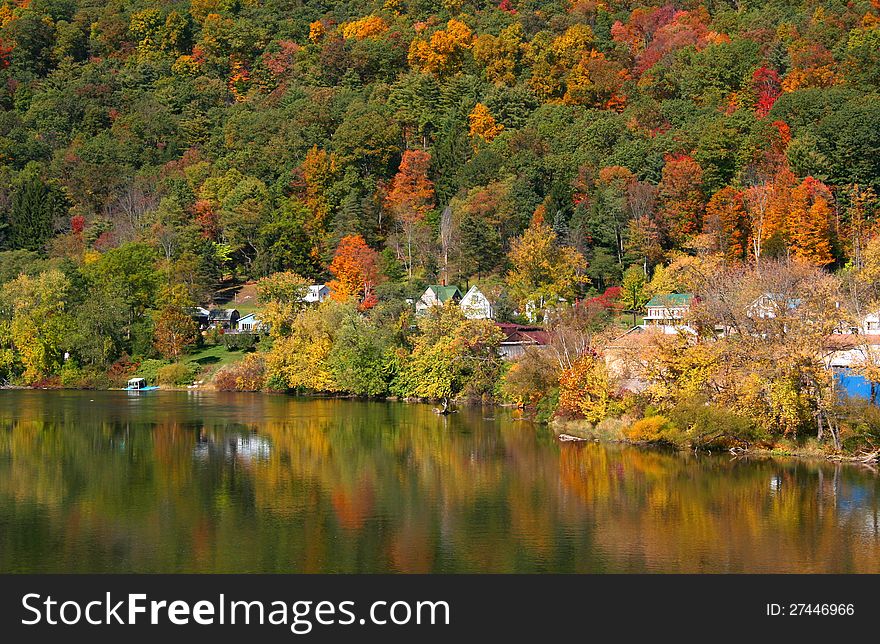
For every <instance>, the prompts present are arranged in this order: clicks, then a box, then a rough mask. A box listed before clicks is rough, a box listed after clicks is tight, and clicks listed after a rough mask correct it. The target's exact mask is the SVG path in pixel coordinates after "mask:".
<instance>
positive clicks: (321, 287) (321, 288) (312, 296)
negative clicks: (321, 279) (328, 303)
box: [302, 284, 330, 304]
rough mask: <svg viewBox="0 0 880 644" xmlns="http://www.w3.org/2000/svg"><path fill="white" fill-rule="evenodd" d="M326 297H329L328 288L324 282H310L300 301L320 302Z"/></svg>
mask: <svg viewBox="0 0 880 644" xmlns="http://www.w3.org/2000/svg"><path fill="white" fill-rule="evenodd" d="M328 297H330V288H329V287H328V286H327V285H326V284H312V285H311V286H309V290H308V291H306V294H305V296H303V299H302V301H303V302H305V303H306V304H320V303H321V302H323V301H324V300H326V299H327V298H328Z"/></svg>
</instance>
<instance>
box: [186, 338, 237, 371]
mask: <svg viewBox="0 0 880 644" xmlns="http://www.w3.org/2000/svg"><path fill="white" fill-rule="evenodd" d="M244 355H245V354H244V353H243V352H242V351H229V350H227V349H226V347H224V346H223V345H222V344H217V345H210V346H205V347H203V348H201V349H198V350H196V351H193V352H192V353H190V354H188V355H187V356H186V357H185V358H184V359H183V362H186V363H195V364H197V365H199V367H201V373H200V374H199V376H198V378H197V379H198V380H205V379H207V378H210V377H211V376H212V375H213V374H214V373H215V372H216V371H217V370H218V369H220V368H221V367H225V366H226V365H228V364H232V363H234V362H238V361H239V360H241V359H242V358H243V357H244Z"/></svg>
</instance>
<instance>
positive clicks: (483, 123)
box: [468, 103, 504, 143]
mask: <svg viewBox="0 0 880 644" xmlns="http://www.w3.org/2000/svg"><path fill="white" fill-rule="evenodd" d="M468 120H469V121H470V124H471V129H470V135H471V136H472V137H474V138H475V139H482V140H483V141H486V142H487V143H488V142H489V141H491V140H492V139H494V138H495V137H496V136H498V135H499V134H501V132H502V130H504V126H503V125H502V124H501V123H498V122H496V121H495V117H494V116H492V113H491V112H490V111H489V108H488V107H486V106H485V105H483V104H482V103H477V104H476V106H475V107H474V109H473V110H472V111H471V113H470V115H468Z"/></svg>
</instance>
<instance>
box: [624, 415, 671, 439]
mask: <svg viewBox="0 0 880 644" xmlns="http://www.w3.org/2000/svg"><path fill="white" fill-rule="evenodd" d="M674 429H675V428H674V427H673V425H672V423H671V422H670V420H669V419H668V418H666V416H649V417H648V418H642V419H640V420H637V421H636V422H634V423H633V424H632V425H630V426H629V429H627V430H626V437H627V438H628V439H630V440H631V441H637V442H640V443H668V442H672V441H671V440H670V439H671V437H672V434H673V432H674Z"/></svg>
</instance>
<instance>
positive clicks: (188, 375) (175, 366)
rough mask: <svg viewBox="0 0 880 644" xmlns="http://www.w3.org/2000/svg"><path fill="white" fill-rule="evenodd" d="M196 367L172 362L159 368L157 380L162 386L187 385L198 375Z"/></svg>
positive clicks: (190, 364)
mask: <svg viewBox="0 0 880 644" xmlns="http://www.w3.org/2000/svg"><path fill="white" fill-rule="evenodd" d="M198 368H199V366H198V365H195V364H192V363H183V362H173V363H171V364H169V365H165V366H164V367H160V368H159V370H158V372H157V374H156V375H157V380H158V381H159V384H162V385H178V386H179V385H189V384H191V383H192V381H193V379H194V378H195V375H196V373H198Z"/></svg>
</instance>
